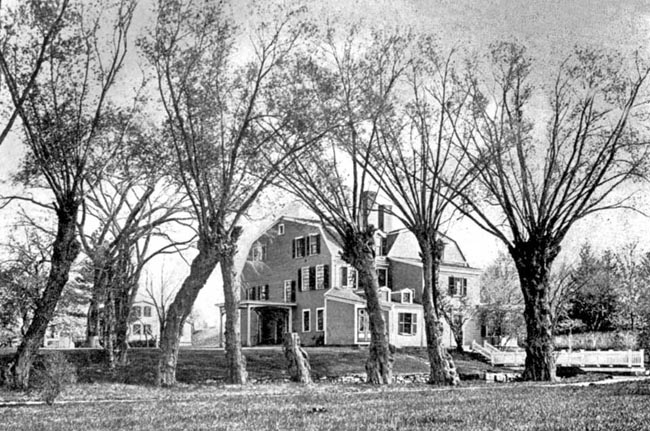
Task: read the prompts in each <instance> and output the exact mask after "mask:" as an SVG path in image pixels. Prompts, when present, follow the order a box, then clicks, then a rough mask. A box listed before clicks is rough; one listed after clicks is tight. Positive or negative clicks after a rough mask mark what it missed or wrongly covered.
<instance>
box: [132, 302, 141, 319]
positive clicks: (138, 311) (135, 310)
mask: <svg viewBox="0 0 650 431" xmlns="http://www.w3.org/2000/svg"><path fill="white" fill-rule="evenodd" d="M133 316H134V317H136V318H138V319H139V318H140V317H142V308H140V306H139V305H136V306H134V307H133Z"/></svg>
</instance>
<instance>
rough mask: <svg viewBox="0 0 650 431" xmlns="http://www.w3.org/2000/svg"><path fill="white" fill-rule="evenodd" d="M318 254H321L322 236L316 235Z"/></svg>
mask: <svg viewBox="0 0 650 431" xmlns="http://www.w3.org/2000/svg"><path fill="white" fill-rule="evenodd" d="M316 254H320V235H316Z"/></svg>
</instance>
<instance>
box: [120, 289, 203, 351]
mask: <svg viewBox="0 0 650 431" xmlns="http://www.w3.org/2000/svg"><path fill="white" fill-rule="evenodd" d="M128 341H129V343H132V342H136V343H138V344H139V343H144V344H147V343H148V342H150V341H151V342H153V343H154V344H155V345H156V346H157V345H158V342H159V341H160V322H159V320H158V313H157V312H156V310H155V308H154V307H153V306H152V305H151V304H150V303H148V302H145V301H142V300H140V301H135V302H134V304H133V306H132V307H131V315H130V316H129V335H128ZM191 344H192V325H191V324H190V323H188V322H186V323H185V325H184V326H183V331H182V332H181V346H183V345H185V346H188V345H191Z"/></svg>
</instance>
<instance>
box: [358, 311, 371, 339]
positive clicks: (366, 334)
mask: <svg viewBox="0 0 650 431" xmlns="http://www.w3.org/2000/svg"><path fill="white" fill-rule="evenodd" d="M367 342H370V320H369V319H368V311H366V309H365V308H359V309H357V343H367Z"/></svg>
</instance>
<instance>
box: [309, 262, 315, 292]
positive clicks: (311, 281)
mask: <svg viewBox="0 0 650 431" xmlns="http://www.w3.org/2000/svg"><path fill="white" fill-rule="evenodd" d="M309 289H310V290H314V289H316V267H315V266H310V267H309Z"/></svg>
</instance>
